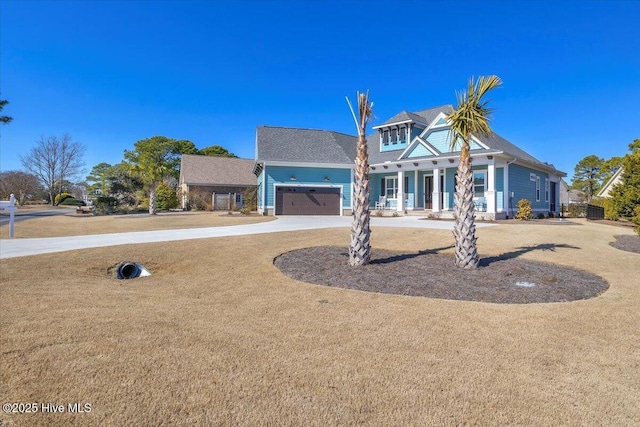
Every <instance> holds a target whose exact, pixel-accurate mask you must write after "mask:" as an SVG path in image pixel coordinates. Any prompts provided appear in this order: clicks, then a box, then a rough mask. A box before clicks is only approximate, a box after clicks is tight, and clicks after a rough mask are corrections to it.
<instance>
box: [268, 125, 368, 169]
mask: <svg viewBox="0 0 640 427" xmlns="http://www.w3.org/2000/svg"><path fill="white" fill-rule="evenodd" d="M356 142H357V137H355V136H351V135H347V134H344V133H340V132H333V131H327V130H317V129H298V128H285V127H273V126H258V129H257V143H258V146H257V150H256V161H257V162H265V161H272V162H273V161H279V162H302V163H338V164H340V163H344V164H351V163H353V161H354V159H355V157H356Z"/></svg>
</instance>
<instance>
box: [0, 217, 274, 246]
mask: <svg viewBox="0 0 640 427" xmlns="http://www.w3.org/2000/svg"><path fill="white" fill-rule="evenodd" d="M273 219H274V217H266V216H259V215H255V214H254V215H243V214H241V213H239V212H234V213H233V215H229V214H228V213H227V212H226V211H225V212H175V213H174V212H171V213H159V214H157V215H147V214H130V215H105V216H92V215H86V214H85V215H83V214H76V213H75V211H73V212H72V213H68V214H65V215H59V216H50V217H43V218H34V219H29V220H25V221H19V222H16V223H15V224H14V234H15V237H16V238H29V237H62V236H81V235H85V234H105V233H126V232H130V231H152V230H171V229H178V228H200V227H221V226H225V225H238V224H252V223H256V222H265V221H273ZM0 238H1V239H8V238H9V225H7V224H5V225H2V226H0Z"/></svg>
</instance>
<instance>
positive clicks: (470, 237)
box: [453, 141, 480, 269]
mask: <svg viewBox="0 0 640 427" xmlns="http://www.w3.org/2000/svg"><path fill="white" fill-rule="evenodd" d="M456 180H457V187H456V193H455V206H454V213H453V215H454V219H455V223H454V226H453V235H454V237H455V239H456V249H455V253H456V266H458V267H461V268H464V269H473V268H477V267H478V263H479V261H480V258H479V256H478V249H477V247H476V240H477V239H476V224H475V206H474V204H473V170H472V169H471V156H470V155H469V144H468V143H467V142H466V141H465V143H463V147H462V151H461V153H460V164H459V165H458V176H457V178H456Z"/></svg>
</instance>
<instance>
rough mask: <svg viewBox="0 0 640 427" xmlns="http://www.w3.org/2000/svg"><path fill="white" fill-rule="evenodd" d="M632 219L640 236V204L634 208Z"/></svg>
mask: <svg viewBox="0 0 640 427" xmlns="http://www.w3.org/2000/svg"><path fill="white" fill-rule="evenodd" d="M631 220H632V221H633V223H634V224H635V225H636V233H638V236H640V205H637V206H636V207H635V209H634V210H633V216H632V217H631Z"/></svg>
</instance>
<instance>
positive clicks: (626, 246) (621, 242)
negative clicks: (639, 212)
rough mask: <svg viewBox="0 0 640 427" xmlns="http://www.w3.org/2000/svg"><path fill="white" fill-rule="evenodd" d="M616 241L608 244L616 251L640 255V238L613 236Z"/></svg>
mask: <svg viewBox="0 0 640 427" xmlns="http://www.w3.org/2000/svg"><path fill="white" fill-rule="evenodd" d="M615 238H616V241H615V242H611V243H609V244H610V245H611V246H613V247H614V248H616V249H620V250H622V251H627V252H635V253H637V254H640V236H630V235H624V236H615Z"/></svg>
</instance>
